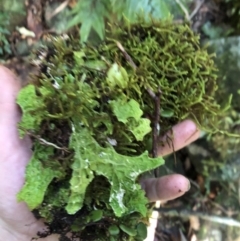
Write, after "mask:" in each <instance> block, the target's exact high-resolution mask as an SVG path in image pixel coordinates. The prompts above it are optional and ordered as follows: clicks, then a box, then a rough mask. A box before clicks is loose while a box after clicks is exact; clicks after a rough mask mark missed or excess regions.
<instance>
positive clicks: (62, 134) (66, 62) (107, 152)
mask: <svg viewBox="0 0 240 241" xmlns="http://www.w3.org/2000/svg"><path fill="white" fill-rule="evenodd" d="M106 36H107V38H106V39H105V41H104V42H102V43H101V44H99V45H97V46H94V45H90V44H84V45H82V44H80V43H79V42H78V41H77V40H76V38H74V37H69V38H67V39H65V40H64V39H63V38H57V39H55V40H54V41H53V43H52V45H51V46H50V47H49V48H48V49H45V50H43V51H46V52H47V54H46V57H45V59H44V60H43V61H42V63H41V65H40V68H41V74H40V75H39V76H35V77H33V81H32V83H30V84H29V85H28V86H27V87H25V88H24V89H23V90H22V91H21V92H20V94H19V97H18V101H17V102H18V104H19V105H20V106H21V108H22V111H23V119H22V121H21V122H20V123H19V129H20V134H21V135H24V134H28V135H30V136H31V137H32V139H33V141H34V148H33V149H34V153H35V152H38V151H39V148H38V145H39V144H41V145H43V146H49V147H51V150H52V152H51V155H50V156H48V161H44V162H42V160H38V161H39V162H42V166H41V168H43V169H44V170H51V169H53V170H55V169H57V170H58V171H60V173H61V174H59V173H58V172H56V174H54V172H53V173H50V174H51V175H50V176H49V175H48V172H45V173H46V175H45V177H42V176H41V177H42V178H45V179H46V180H47V182H45V183H44V185H42V186H41V194H38V195H39V196H40V197H41V198H40V199H39V200H34V203H32V200H31V198H29V197H30V196H31V195H33V196H35V195H36V193H35V191H36V188H35V185H36V184H35V183H34V181H31V180H32V179H31V175H30V173H27V176H26V183H27V184H28V185H25V186H24V187H23V189H22V191H21V192H20V193H19V196H18V198H19V199H20V200H24V201H26V202H27V203H28V204H29V206H30V207H32V208H34V209H35V211H37V212H38V213H39V214H40V215H41V216H43V217H45V218H46V219H47V220H48V222H49V225H50V227H51V229H50V230H54V232H56V233H60V234H62V235H63V236H64V235H65V234H66V233H67V232H69V231H73V233H74V235H75V236H76V237H80V238H82V239H83V240H95V241H96V240H108V239H109V240H116V241H117V240H128V241H130V240H132V241H133V240H143V239H144V238H143V236H144V235H145V231H144V230H140V228H139V225H140V224H141V225H143V223H144V224H146V223H147V221H146V220H147V218H148V213H149V212H148V210H149V209H148V204H147V200H146V198H145V196H144V192H143V191H142V190H141V189H140V186H139V184H138V177H139V176H140V175H141V174H142V173H144V172H146V171H148V170H151V169H154V168H156V167H157V166H159V165H162V164H163V160H162V158H160V157H159V158H150V157H149V154H148V151H149V150H148V149H150V148H148V143H149V141H151V139H152V135H153V134H157V135H161V134H163V133H164V132H165V131H167V130H169V129H171V127H172V126H173V125H174V124H176V123H178V122H179V121H181V120H183V119H185V118H192V119H193V120H194V121H196V122H197V124H198V125H199V127H200V128H202V129H204V130H206V131H209V132H216V131H218V128H217V123H218V119H219V116H220V115H221V114H222V110H221V108H220V106H219V105H218V103H216V101H215V96H214V95H215V92H216V89H217V85H216V78H217V76H216V68H215V66H214V63H213V60H212V57H211V56H209V55H208V54H207V52H206V50H204V49H201V48H200V45H199V40H198V37H197V36H195V35H194V34H193V32H192V31H191V30H190V28H189V26H187V25H176V24H173V23H170V22H155V21H152V22H151V23H143V22H139V23H138V24H134V25H131V26H130V25H129V24H128V23H125V24H124V25H122V26H113V25H112V26H111V25H109V27H108V31H107V34H106ZM158 96H159V97H160V99H158ZM31 99H32V101H29V100H31ZM227 107H228V104H227ZM156 120H157V123H156ZM156 127H157V129H156ZM159 127H160V128H159ZM156 131H157V133H155V132H156ZM155 142H158V140H155ZM155 144H160V141H159V143H155ZM153 145H154V143H153ZM152 149H154V148H153V147H152ZM34 156H37V155H34ZM152 156H153V157H154V150H153V153H152ZM33 161H34V160H31V162H30V164H29V166H30V167H31V165H32V164H31V163H32V162H33ZM35 161H36V160H35ZM39 165H40V164H38V166H39ZM30 182H31V183H30ZM29 183H30V184H29ZM25 194H27V195H25ZM60 194H61V195H60ZM59 195H60V196H61V201H59V200H55V199H57V198H58V196H59ZM43 196H44V200H42V197H43ZM93 210H99V212H98V214H99V213H101V215H100V216H99V218H97V219H95V218H96V213H93ZM93 217H95V218H94V220H93ZM59 220H61V221H59ZM56 224H57V225H58V226H57V227H56ZM141 225H140V226H141ZM113 226H114V227H115V230H114V232H113V228H112V227H113ZM116 227H117V228H116ZM117 229H118V230H119V232H117V231H116V230H117ZM109 230H110V231H109ZM139 230H140V231H139ZM106 237H107V238H106Z"/></svg>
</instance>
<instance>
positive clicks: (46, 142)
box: [27, 132, 69, 152]
mask: <svg viewBox="0 0 240 241" xmlns="http://www.w3.org/2000/svg"><path fill="white" fill-rule="evenodd" d="M27 135H29V136H32V137H34V138H36V139H37V140H38V141H39V142H40V143H41V144H43V145H45V146H52V147H54V148H56V149H59V150H63V151H66V152H69V150H68V148H66V147H60V146H58V145H56V144H54V143H52V142H49V141H46V140H45V139H43V138H41V137H40V136H38V135H34V134H33V133H30V132H27Z"/></svg>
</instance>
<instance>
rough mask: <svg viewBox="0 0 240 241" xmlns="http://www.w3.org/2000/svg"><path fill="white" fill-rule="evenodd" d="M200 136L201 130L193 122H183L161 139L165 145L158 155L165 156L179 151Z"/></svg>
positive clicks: (160, 147)
mask: <svg viewBox="0 0 240 241" xmlns="http://www.w3.org/2000/svg"><path fill="white" fill-rule="evenodd" d="M199 135H200V130H199V129H198V128H197V126H196V124H195V123H194V122H193V121H191V120H185V121H182V122H181V123H179V124H177V125H175V126H174V127H173V128H172V130H171V131H169V132H168V133H167V134H166V135H165V136H164V137H163V138H161V141H162V143H163V144H161V146H159V149H158V155H159V156H165V155H168V154H170V153H172V152H173V151H177V150H179V149H181V148H183V147H184V146H187V145H189V144H190V143H191V142H193V141H195V140H196V139H198V138H199ZM172 136H173V140H171V137H172Z"/></svg>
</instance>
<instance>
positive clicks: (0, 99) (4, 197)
mask: <svg viewBox="0 0 240 241" xmlns="http://www.w3.org/2000/svg"><path fill="white" fill-rule="evenodd" d="M0 86H1V88H0V147H1V148H0V240H11V241H30V240H31V239H32V237H36V234H37V232H39V231H40V232H41V231H43V230H44V228H45V226H44V223H43V221H41V220H36V219H35V217H34V216H33V214H32V213H31V212H30V210H29V209H28V207H27V205H26V204H25V203H23V202H21V203H19V202H17V199H16V195H17V193H18V192H19V191H20V189H21V188H22V186H23V184H24V175H25V167H26V165H27V163H28V161H29V159H30V157H31V141H30V139H29V138H28V137H25V138H24V139H20V138H19V136H18V130H17V123H18V122H19V120H20V118H21V115H20V110H19V107H18V106H17V105H16V104H15V98H16V95H17V93H18V91H19V89H20V88H21V84H20V81H18V80H17V78H16V77H15V76H14V75H13V74H12V73H11V72H10V71H9V70H8V69H6V68H4V67H1V66H0ZM173 134H174V140H173V144H174V148H175V150H178V149H180V148H182V147H184V146H186V145H188V144H189V143H190V142H192V141H194V140H195V139H197V138H198V136H199V131H198V130H197V127H196V125H195V124H194V123H193V122H192V121H190V120H186V121H183V122H182V123H180V124H178V125H176V126H174V127H173ZM171 152H172V150H171V148H170V147H169V146H168V145H166V146H165V147H161V150H159V153H158V154H159V155H166V154H169V153H171ZM141 184H142V187H143V188H144V190H145V191H146V194H147V197H148V198H149V200H150V201H156V200H169V199H173V198H176V197H178V196H181V195H182V194H184V193H185V192H186V191H187V190H188V189H189V181H188V180H187V179H186V178H185V177H183V176H181V175H178V174H174V175H169V176H165V177H161V178H158V179H147V180H143V181H142V183H141ZM39 240H42V241H43V240H44V241H56V240H58V236H57V235H51V236H49V237H47V238H44V239H39Z"/></svg>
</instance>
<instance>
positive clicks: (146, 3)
mask: <svg viewBox="0 0 240 241" xmlns="http://www.w3.org/2000/svg"><path fill="white" fill-rule="evenodd" d="M71 15H72V16H71V19H70V21H69V23H68V27H72V26H75V25H77V24H81V27H80V37H81V42H86V41H87V40H88V37H89V35H90V32H91V30H94V31H95V32H96V33H97V35H98V36H99V38H100V39H101V40H103V39H104V36H105V29H106V26H105V24H106V20H107V21H108V22H110V23H114V22H121V21H122V20H123V19H124V18H126V19H128V21H130V22H135V21H136V20H137V19H138V17H139V16H144V18H145V19H146V20H147V19H148V20H150V18H151V17H153V18H155V19H165V18H168V17H170V12H169V9H168V7H167V5H166V3H165V1H164V0H122V1H117V0H82V1H78V2H77V4H76V6H74V8H73V9H72V11H71ZM150 15H151V17H150Z"/></svg>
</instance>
